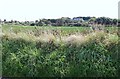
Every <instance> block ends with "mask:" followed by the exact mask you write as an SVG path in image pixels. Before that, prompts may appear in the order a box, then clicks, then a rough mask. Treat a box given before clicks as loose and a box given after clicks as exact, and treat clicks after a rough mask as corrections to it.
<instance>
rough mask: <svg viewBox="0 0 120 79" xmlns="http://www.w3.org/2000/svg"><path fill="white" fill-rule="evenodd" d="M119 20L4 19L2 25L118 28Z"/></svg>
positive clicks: (102, 18) (104, 18)
mask: <svg viewBox="0 0 120 79" xmlns="http://www.w3.org/2000/svg"><path fill="white" fill-rule="evenodd" d="M118 21H119V20H118V19H111V18H108V17H98V18H96V17H74V18H69V17H61V18H58V19H39V20H35V21H24V22H20V21H16V20H11V21H7V20H6V19H4V20H3V21H2V20H0V23H3V24H15V25H24V26H78V27H79V26H89V24H101V25H105V26H113V25H114V26H117V24H118Z"/></svg>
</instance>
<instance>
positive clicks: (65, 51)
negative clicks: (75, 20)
mask: <svg viewBox="0 0 120 79" xmlns="http://www.w3.org/2000/svg"><path fill="white" fill-rule="evenodd" d="M29 28H30V27H29ZM21 29H22V28H21ZM36 29H38V28H36ZM3 30H4V29H3ZM18 30H19V29H18ZM18 30H17V31H16V30H14V31H13V29H12V31H8V32H7V31H5V30H4V34H3V36H2V57H3V58H2V67H3V77H116V76H118V75H119V74H118V70H119V68H120V67H119V65H120V63H119V62H118V58H119V56H118V53H119V52H118V51H117V50H118V46H119V41H118V39H119V37H118V35H117V33H115V32H111V33H106V32H104V31H96V32H89V33H86V32H85V34H84V31H81V32H80V31H78V32H72V33H71V34H69V33H68V32H67V33H68V34H67V35H64V32H66V30H62V31H61V30H60V31H59V30H57V32H56V31H55V30H54V31H53V30H46V31H47V32H48V33H47V32H46V31H45V30H43V32H42V30H38V31H35V30H34V31H33V30H32V31H31V30H29V32H27V31H25V32H23V30H19V31H18ZM24 30H25V29H24ZM55 33H56V34H55ZM82 33H83V34H82Z"/></svg>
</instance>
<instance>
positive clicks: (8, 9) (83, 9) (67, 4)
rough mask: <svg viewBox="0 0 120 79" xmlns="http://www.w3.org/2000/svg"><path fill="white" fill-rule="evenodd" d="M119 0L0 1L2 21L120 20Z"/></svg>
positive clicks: (0, 17)
mask: <svg viewBox="0 0 120 79" xmlns="http://www.w3.org/2000/svg"><path fill="white" fill-rule="evenodd" d="M118 1H119V0H0V19H2V20H3V19H7V20H11V19H13V20H20V21H24V20H36V19H41V18H46V19H48V18H60V17H70V18H73V17H77V16H95V17H102V16H105V17H110V18H118Z"/></svg>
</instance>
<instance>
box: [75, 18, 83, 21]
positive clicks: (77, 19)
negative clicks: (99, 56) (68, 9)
mask: <svg viewBox="0 0 120 79" xmlns="http://www.w3.org/2000/svg"><path fill="white" fill-rule="evenodd" d="M73 20H76V21H79V20H83V18H82V17H74V18H73Z"/></svg>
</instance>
